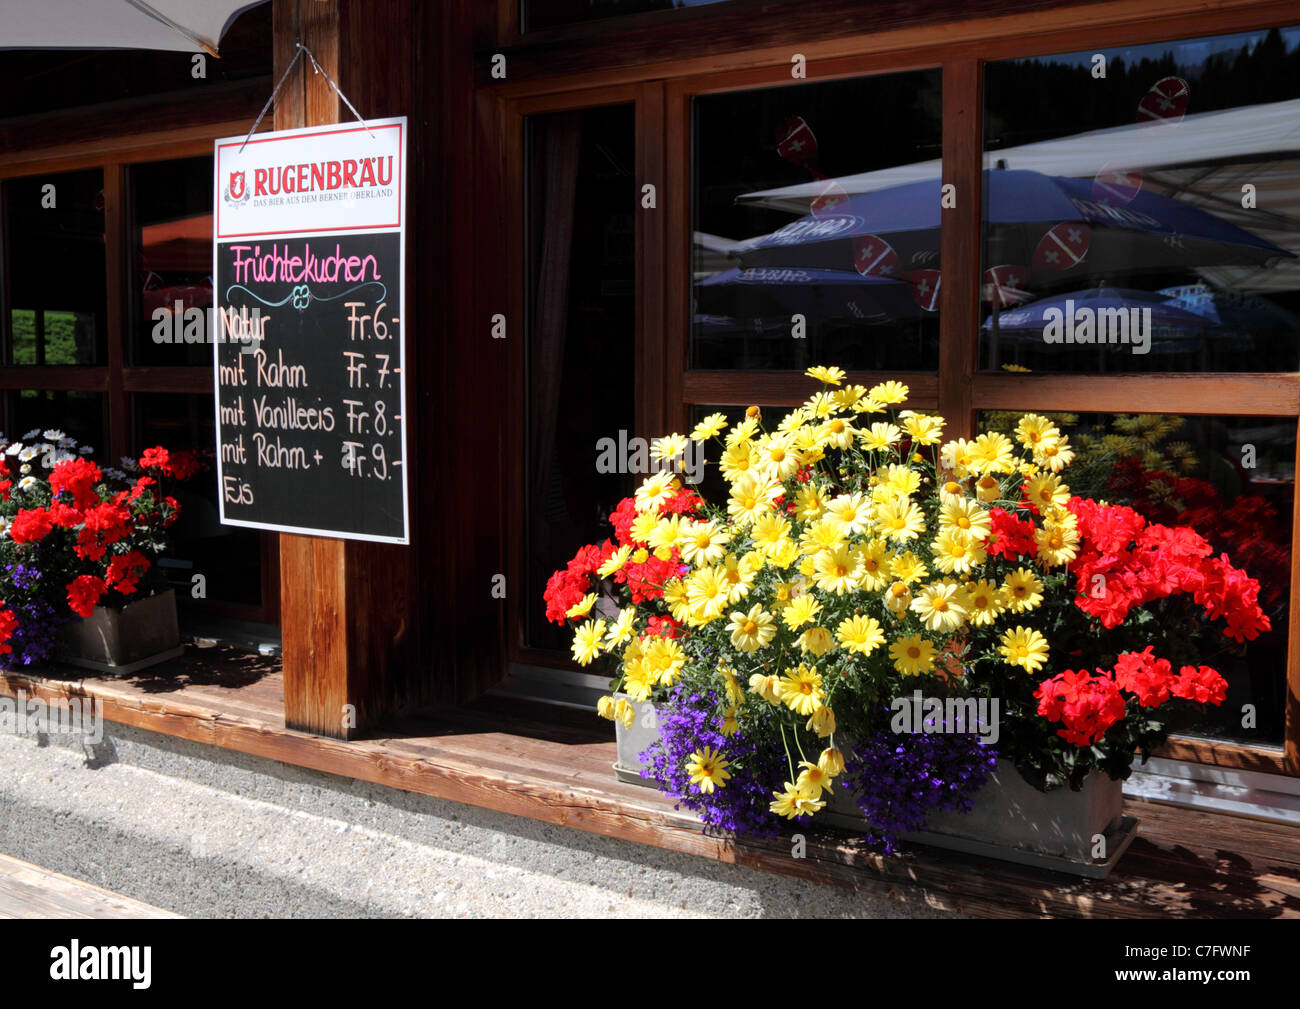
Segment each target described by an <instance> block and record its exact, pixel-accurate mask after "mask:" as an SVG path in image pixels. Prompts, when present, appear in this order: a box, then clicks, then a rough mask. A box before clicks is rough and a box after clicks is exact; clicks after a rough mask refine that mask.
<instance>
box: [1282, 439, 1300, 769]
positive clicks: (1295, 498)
mask: <svg viewBox="0 0 1300 1009" xmlns="http://www.w3.org/2000/svg"><path fill="white" fill-rule="evenodd" d="M1295 467H1296V468H1295V470H1294V471H1293V472H1295V473H1300V421H1298V422H1297V425H1296V461H1295ZM1291 496H1292V502H1291V602H1290V612H1288V614H1287V638H1286V640H1287V647H1286V686H1285V688H1284V693H1285V697H1286V701H1285V704H1286V729H1285V731H1284V733H1283V736H1284V738H1285V743H1286V756H1285V766H1286V772H1287V774H1295V775H1300V592H1297V591H1296V586H1297V585H1300V494H1296V493H1295V488H1294V486H1293V487H1292V489H1291Z"/></svg>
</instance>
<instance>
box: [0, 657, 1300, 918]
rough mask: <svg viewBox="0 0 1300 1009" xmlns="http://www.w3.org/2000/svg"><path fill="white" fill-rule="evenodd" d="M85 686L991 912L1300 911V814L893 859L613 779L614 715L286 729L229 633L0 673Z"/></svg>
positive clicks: (247, 746) (475, 711) (359, 771)
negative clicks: (137, 657)
mask: <svg viewBox="0 0 1300 1009" xmlns="http://www.w3.org/2000/svg"><path fill="white" fill-rule="evenodd" d="M20 691H22V692H25V694H26V695H27V696H28V697H35V698H42V699H47V700H49V699H55V698H68V697H92V698H96V699H98V700H99V701H101V702H102V704H103V713H104V717H106V718H107V719H109V720H110V721H113V722H118V723H121V724H124V725H132V726H135V727H137V728H141V729H147V730H149V731H152V732H158V733H162V734H165V735H171V736H178V737H180V738H183V739H189V740H192V741H194V742H198V743H206V744H209V745H212V746H220V747H224V748H226V749H231V750H237V751H240V752H242V753H248V754H252V755H255V756H259V757H265V758H268V759H271V760H278V761H283V762H284V763H287V764H294V765H297V766H299V767H307V768H312V769H313V770H317V771H324V772H326V773H329V774H337V775H341V776H343V777H349V778H356V779H360V780H363V781H368V782H373V783H375V784H379V785H385V786H389V787H392V788H400V789H404V790H406V791H410V792H418V793H420V794H423V795H430V796H434V797H436V798H439V799H450V800H453V801H456V802H463V803H467V804H469V805H472V806H481V807H484V808H487V809H492V810H497V811H499V812H504V813H513V814H515V815H517V816H525V817H530V818H532V819H536V820H543V821H546V822H548V823H555V824H560V825H563V826H567V827H574V828H577V829H579V830H588V831H592V832H593V833H598V834H605V835H607V836H610V837H617V838H622V839H624V840H628V841H638V842H641V843H642V844H649V845H655V846H658V847H661V848H668V849H671V850H674V851H679V852H684V853H687V854H692V855H698V856H701V857H704V858H712V859H716V860H718V861H720V862H728V863H732V864H735V865H745V866H751V867H754V868H758V869H762V870H766V871H769V872H779V873H784V874H786V875H790V876H796V877H802V878H805V879H809V880H813V881H815V882H818V883H824V884H830V885H834V886H844V887H849V888H851V889H854V890H859V891H862V892H866V893H871V894H874V895H878V896H888V897H891V898H893V899H895V900H898V901H900V902H903V903H905V904H917V905H920V904H924V905H926V906H929V907H931V908H939V909H944V910H950V911H953V912H956V913H959V914H967V915H974V916H981V917H1026V916H1032V917H1058V916H1059V917H1124V918H1127V917H1170V916H1173V917H1227V916H1233V917H1260V918H1272V917H1300V845H1297V843H1296V831H1295V828H1294V827H1290V826H1286V825H1283V824H1277V823H1270V822H1266V821H1262V820H1256V819H1252V818H1250V817H1242V816H1233V815H1231V814H1226V813H1217V812H1208V811H1204V810H1192V809H1186V808H1182V807H1177V806H1171V805H1165V804H1162V803H1157V802H1153V801H1148V800H1136V799H1128V800H1126V808H1127V810H1128V811H1129V812H1130V813H1132V814H1134V815H1136V816H1138V817H1140V818H1141V821H1142V825H1141V829H1140V832H1139V835H1138V837H1137V839H1136V840H1135V841H1134V842H1133V845H1132V847H1131V848H1130V849H1129V851H1128V852H1127V853H1126V854H1125V856H1124V858H1123V859H1122V860H1121V862H1120V864H1119V866H1118V867H1117V868H1116V869H1115V871H1114V872H1113V873H1112V875H1111V877H1110V879H1108V880H1105V881H1097V880H1079V879H1074V878H1072V877H1067V876H1062V875H1057V874H1053V873H1049V872H1043V871H1038V870H1033V869H1029V868H1025V867H1021V866H1016V865H1012V864H1009V863H1001V862H991V861H988V860H984V859H979V858H975V857H971V856H964V855H959V854H956V853H952V852H940V851H937V850H931V849H927V848H924V847H919V846H918V847H913V848H908V849H907V850H905V851H903V852H902V853H901V854H898V855H895V856H892V857H888V858H886V857H883V856H881V855H879V854H877V853H875V852H873V851H871V850H870V849H869V848H867V847H866V845H865V844H864V843H863V842H862V841H861V840H860V839H858V838H855V837H854V836H853V835H851V834H849V833H846V832H843V831H837V830H833V829H816V828H814V829H805V831H804V834H805V836H806V838H807V857H806V858H801V859H796V858H793V857H791V847H790V843H789V841H788V840H785V839H776V840H772V841H764V840H756V839H750V838H744V839H735V838H729V837H722V836H711V835H707V834H705V833H704V832H703V831H702V829H701V827H700V824H699V822H698V821H697V820H696V819H695V818H694V816H692V815H691V814H690V813H689V812H687V811H684V810H683V811H679V810H674V809H673V806H672V802H671V800H669V799H667V798H666V797H665V796H663V795H661V794H660V793H659V792H657V791H654V790H653V789H650V788H643V787H638V786H636V785H628V784H625V783H623V782H620V781H617V780H616V779H615V778H614V775H613V771H612V770H611V768H610V765H611V764H612V763H613V761H614V743H613V741H612V739H611V738H610V737H611V735H612V733H611V730H610V726H609V723H608V722H605V721H602V720H600V719H598V718H597V717H596V716H595V715H594V714H589V713H587V712H582V711H576V710H574V709H568V708H559V707H553V706H547V705H541V704H536V703H532V702H527V701H519V700H514V699H508V698H500V697H487V698H484V699H482V700H480V701H477V702H475V703H473V704H470V705H465V706H462V707H458V708H454V709H448V710H441V711H431V712H422V713H420V714H419V715H415V716H411V717H408V718H403V719H399V720H394V721H392V722H390V723H388V724H387V725H386V726H385V729H384V731H385V732H386V733H389V735H386V736H383V737H382V738H381V737H379V736H375V737H373V738H368V739H363V740H359V741H354V742H343V741H341V740H336V739H329V738H325V737H322V736H315V735H311V734H310V733H306V732H299V731H295V730H292V729H286V728H285V727H284V715H283V711H284V707H283V703H284V699H283V683H282V680H281V675H280V671H279V664H278V660H277V659H275V658H270V657H266V656H261V655H257V654H251V653H247V652H241V651H237V650H235V649H233V648H229V647H226V646H218V647H216V648H210V649H199V648H196V647H193V646H192V647H190V648H189V649H188V651H187V654H186V656H185V657H183V658H181V659H178V660H176V661H175V662H173V663H170V664H168V665H166V666H159V667H156V668H155V669H153V670H150V671H148V672H146V673H142V674H140V675H139V676H135V677H131V678H108V677H91V676H83V675H82V673H81V672H80V671H77V670H72V669H54V670H43V671H42V675H33V674H30V673H0V694H3V695H9V696H17V695H18V693H19V692H20Z"/></svg>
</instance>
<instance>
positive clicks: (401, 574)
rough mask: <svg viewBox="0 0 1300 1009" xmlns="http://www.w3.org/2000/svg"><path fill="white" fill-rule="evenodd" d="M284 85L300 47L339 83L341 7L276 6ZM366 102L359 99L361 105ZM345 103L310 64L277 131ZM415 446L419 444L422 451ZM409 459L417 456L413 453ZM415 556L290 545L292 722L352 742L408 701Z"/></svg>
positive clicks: (285, 618)
mask: <svg viewBox="0 0 1300 1009" xmlns="http://www.w3.org/2000/svg"><path fill="white" fill-rule="evenodd" d="M274 3H275V6H274V8H273V13H272V21H273V26H274V27H273V30H274V34H275V45H274V51H275V74H274V76H275V79H276V80H277V81H278V80H279V79H280V76H281V75H282V74H283V73H284V69H285V67H286V66H288V64H289V61H290V60H292V59H293V57H294V54H295V52H296V42H297V40H298V39H301V40H302V43H303V45H305V46H307V48H308V49H310V50H311V52H312V54H313V55H314V56H315V57H316V60H317V62H318V63H319V64H320V65H321V67H322V69H324V70H325V72H326V73H328V74H329V75H330V77H332V78H333V79H334V80H335V81H337V80H339V62H340V59H339V54H340V49H341V46H340V30H339V26H340V11H339V0H274ZM353 101H354V102H355V101H356V98H353ZM340 106H341V103H340V102H339V100H338V96H337V95H336V94H335V93H334V91H333V89H332V88H331V87H330V84H329V82H328V81H327V80H326V79H325V78H324V76H322V75H320V74H317V73H315V72H314V70H313V68H312V66H311V63H310V61H309V60H308V59H307V58H306V56H305V55H304V56H303V57H302V58H301V59H299V61H298V65H297V66H296V67H294V69H293V72H292V73H291V74H290V76H289V78H288V80H286V81H285V84H284V87H283V89H282V90H281V92H280V95H279V97H278V98H277V100H276V105H275V127H276V129H291V128H293V127H298V126H315V125H321V124H327V123H334V122H338V121H339V111H340ZM412 444H413V442H412ZM408 450H409V448H408ZM409 550H410V548H408V547H402V546H391V545H385V544H373V543H362V542H355V541H350V540H341V539H327V538H322V537H316V536H299V535H290V534H282V535H281V536H280V614H281V633H282V637H283V642H284V721H285V725H286V726H287V727H289V728H292V729H302V730H305V731H308V732H315V733H319V734H321V735H326V736H335V737H338V738H341V739H352V738H355V737H357V736H358V735H360V734H361V733H362V732H364V731H365V730H366V729H367V728H369V727H371V726H373V724H374V723H375V721H376V720H377V719H378V717H379V716H380V715H382V714H383V713H385V712H386V711H387V710H390V709H391V708H393V707H397V706H400V702H401V701H402V700H403V699H404V698H403V697H402V696H401V692H400V691H398V690H397V689H396V687H395V677H396V675H397V674H398V672H399V671H400V670H403V669H409V668H410V666H411V662H410V658H411V654H410V646H411V643H412V641H413V635H411V634H410V633H409V631H410V624H411V621H410V620H409V608H410V606H411V604H412V599H411V592H410V588H411V587H410V584H409V577H408V576H409V572H410V570H411V561H410V555H409Z"/></svg>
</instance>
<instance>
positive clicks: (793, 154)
mask: <svg viewBox="0 0 1300 1009" xmlns="http://www.w3.org/2000/svg"><path fill="white" fill-rule="evenodd" d="M776 152H777V153H778V154H779V155H781V157H783V158H785V160H786V161H791V162H793V163H794V164H796V165H799V166H801V167H803V168H807V169H809V170H810V171H811V170H812V167H813V166H814V165H815V164H817V138H816V137H814V136H813V131H812V128H811V127H810V126H809V125H808V124H807V123H806V122H804V121H803V118H802V117H801V116H792V117H791V118H789V119H787V120H786V121H785V122H784V123H782V124H781V127H780V128H779V129H778V130H777V131H776Z"/></svg>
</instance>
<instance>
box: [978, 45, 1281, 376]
mask: <svg viewBox="0 0 1300 1009" xmlns="http://www.w3.org/2000/svg"><path fill="white" fill-rule="evenodd" d="M1297 123H1300V29H1296V28H1292V29H1274V30H1271V31H1268V32H1253V33H1242V34H1236V35H1230V36H1218V37H1214V38H1209V39H1198V40H1194V41H1186V42H1172V43H1168V44H1160V45H1150V46H1141V47H1132V48H1128V49H1115V50H1095V51H1092V50H1089V51H1084V52H1078V53H1068V54H1064V55H1058V56H1050V57H1043V58H1038V59H1022V60H1008V61H1003V62H998V63H990V64H988V65H987V68H986V77H985V169H986V170H985V173H984V204H983V207H984V213H983V218H984V228H983V233H984V240H983V266H984V274H983V278H982V279H983V284H982V291H981V295H982V305H983V312H984V319H983V324H982V328H981V334H980V336H981V350H982V353H981V366H982V367H983V368H985V369H989V370H997V369H1006V370H1011V371H1018V370H1026V369H1028V370H1031V371H1056V372H1094V373H1095V372H1171V371H1184V372H1185V371H1294V370H1295V369H1296V367H1297V365H1298V364H1300V258H1298V255H1300V131H1298V130H1297V128H1296V124H1297Z"/></svg>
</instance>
